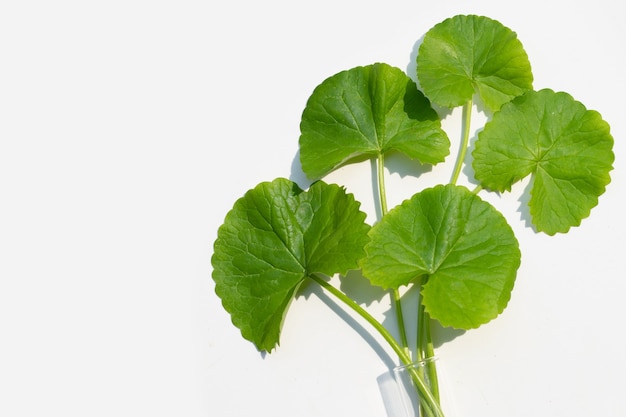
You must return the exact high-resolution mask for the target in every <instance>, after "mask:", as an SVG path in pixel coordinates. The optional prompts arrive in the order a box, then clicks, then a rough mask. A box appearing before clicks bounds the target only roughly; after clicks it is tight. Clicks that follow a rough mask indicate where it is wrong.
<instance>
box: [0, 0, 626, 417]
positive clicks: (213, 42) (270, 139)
mask: <svg viewBox="0 0 626 417" xmlns="http://www.w3.org/2000/svg"><path fill="white" fill-rule="evenodd" d="M624 10H625V9H624V7H623V4H622V2H621V1H619V0H595V1H593V2H588V1H566V0H558V1H545V0H544V1H534V0H533V1H524V2H508V1H501V0H489V1H467V0H458V1H457V0H442V1H435V2H420V1H417V0H413V1H397V0H390V1H385V2H383V1H380V0H378V1H371V0H358V1H357V0H349V1H345V0H332V1H331V0H316V1H308V2H299V1H279V0H269V1H251V0H246V1H232V2H226V1H210V2H207V1H185V0H179V1H138V0H125V1H116V0H112V1H91V2H84V1H55V2H48V1H19V2H18V1H5V2H2V5H0V415H2V416H9V417H14V416H15V417H17V416H48V415H63V416H66V417H69V416H113V415H115V416H144V415H145V416H148V415H149V416H152V417H156V416H189V417H195V416H211V417H241V416H252V415H255V416H272V417H287V416H289V417H292V416H298V417H308V416H361V417H374V416H376V417H384V416H385V410H384V407H383V403H382V399H381V395H380V392H379V388H378V385H377V382H376V378H377V377H378V376H379V375H381V374H383V373H384V372H386V371H387V370H388V369H389V367H391V366H393V364H394V359H393V355H392V354H391V353H390V352H389V351H388V350H387V349H386V348H384V347H383V345H382V344H381V342H380V340H379V339H378V338H377V337H370V336H368V332H369V328H368V327H367V326H366V325H365V324H363V323H362V322H361V321H359V320H355V319H353V318H352V316H351V315H349V314H348V315H347V314H345V313H344V312H343V310H341V309H340V308H339V307H338V306H337V305H336V304H335V303H334V301H332V299H331V298H329V297H328V296H327V295H325V294H324V293H323V292H321V291H319V290H317V289H315V288H311V287H309V288H305V289H304V290H303V292H302V293H301V294H300V295H299V296H298V297H297V299H296V300H295V302H294V303H293V304H292V306H291V309H290V311H289V314H288V316H287V318H286V320H285V323H284V327H283V333H282V337H281V345H280V347H279V348H278V349H277V350H276V351H274V352H273V353H272V354H270V355H262V354H261V353H259V352H257V351H256V350H255V348H254V347H253V345H252V344H251V343H249V342H247V341H245V340H243V339H242V338H241V336H240V334H239V331H238V330H237V329H236V328H234V327H233V326H232V325H231V324H230V318H229V316H228V315H227V314H226V313H225V312H224V311H223V309H222V307H221V305H220V301H219V299H218V298H217V297H216V295H215V294H214V292H213V288H214V285H213V282H212V280H211V278H210V274H211V266H210V256H211V253H212V244H213V241H214V239H215V237H216V233H217V228H218V227H219V225H220V224H221V223H222V221H223V218H224V216H225V215H226V213H227V211H228V210H229V209H230V208H231V207H232V204H233V202H234V201H235V200H236V199H237V198H239V197H240V196H241V195H243V193H244V192H245V191H246V190H248V189H249V188H251V187H253V186H254V185H256V184H257V183H258V182H260V181H266V180H271V179H274V178H275V177H288V178H292V179H294V180H296V181H298V182H299V183H300V184H301V185H302V186H307V185H308V183H307V180H306V179H305V178H304V176H303V175H302V173H301V171H300V170H299V165H298V162H297V159H295V158H296V157H297V150H298V145H297V142H298V136H299V127H298V125H299V122H300V115H301V112H302V109H303V108H304V105H305V103H306V100H307V98H308V96H309V95H310V93H311V92H312V90H313V88H314V87H315V86H316V85H318V84H319V83H320V82H321V81H322V80H323V79H325V78H326V77H328V76H330V75H333V74H334V73H336V72H338V71H341V70H344V69H349V68H352V67H354V66H358V65H367V64H371V63H374V62H386V63H388V64H391V65H394V66H397V67H400V68H402V69H404V70H408V71H412V70H414V67H415V66H414V64H413V60H414V57H415V45H416V42H418V40H419V39H420V38H421V37H422V36H423V35H424V33H425V32H426V31H427V30H428V29H429V28H430V27H432V26H433V25H434V24H436V23H438V22H439V21H441V20H443V19H445V18H447V17H451V16H453V15H455V14H460V13H463V14H467V13H473V14H481V15H486V16H489V17H492V18H495V19H498V20H500V21H501V22H502V23H503V24H505V25H506V26H508V27H510V28H511V29H513V30H515V31H516V32H517V33H518V36H519V38H520V40H521V41H522V43H523V45H524V47H525V49H526V51H527V52H528V55H529V57H530V61H531V63H532V65H533V72H534V76H535V88H536V89H540V88H546V87H549V88H552V89H554V90H560V91H567V92H569V93H570V94H572V95H573V96H574V97H575V98H576V99H577V100H579V101H581V102H583V103H584V104H585V105H586V106H587V107H588V108H591V109H595V110H598V111H599V112H600V113H601V114H602V115H603V117H604V119H605V120H607V121H608V122H609V123H610V124H611V128H612V134H613V136H614V138H615V141H616V144H615V153H616V164H615V170H614V171H613V172H612V178H613V181H612V183H611V184H610V185H609V187H608V189H607V192H606V193H605V194H604V195H603V196H602V197H601V198H600V204H599V206H598V207H596V208H595V209H593V211H592V216H591V217H590V218H589V219H587V220H585V221H584V222H583V224H582V226H581V227H579V228H576V229H574V230H572V232H571V233H569V234H567V235H559V236H556V237H553V238H549V237H547V236H544V235H540V234H536V233H534V232H533V231H532V229H531V228H529V227H527V224H526V218H527V214H526V211H525V210H524V209H522V208H520V201H519V200H520V199H521V200H523V199H524V198H525V197H524V194H523V192H522V191H523V187H516V188H514V190H513V193H511V194H509V195H506V196H504V197H503V198H502V199H499V198H497V196H491V195H484V194H483V195H484V196H485V198H487V199H489V200H490V201H492V202H493V203H494V204H495V205H496V206H497V207H498V208H499V209H501V210H502V211H503V212H505V214H506V216H507V217H508V219H509V221H510V223H511V225H512V226H513V228H514V230H515V232H516V234H517V237H518V239H519V241H520V245H521V249H522V254H523V255H522V256H523V261H522V262H523V264H522V267H521V268H520V271H519V274H518V279H517V283H516V286H515V289H514V291H513V295H512V300H511V302H510V304H509V306H508V308H507V309H506V310H505V312H504V313H503V314H502V315H501V316H500V317H499V318H497V319H496V320H495V321H493V322H491V323H489V324H487V325H485V326H483V327H481V328H480V329H478V330H473V331H469V332H466V333H464V334H461V333H459V332H450V331H438V332H437V334H436V335H435V336H436V340H437V342H438V348H437V352H438V355H439V357H440V362H441V364H442V365H444V366H445V368H446V370H447V374H448V378H449V381H448V382H449V384H448V386H447V389H448V390H449V391H448V392H450V393H453V395H452V403H453V405H454V406H455V407H456V409H457V411H458V415H459V416H470V417H502V416H506V417H527V416H539V417H542V416H579V417H582V416H591V415H602V416H623V415H626V405H625V403H624V401H623V387H624V384H623V375H624V373H625V372H626V359H624V355H623V348H624V343H623V334H622V329H623V321H624V318H626V303H625V302H624V293H625V291H624V290H626V282H625V281H624V275H625V274H624V270H623V264H622V261H623V260H624V246H625V245H624V236H625V234H626V221H625V220H624V214H623V213H624V203H625V200H624V187H625V182H626V168H625V167H626V162H625V161H626V152H625V149H624V137H625V135H626V122H625V120H626V106H625V104H624V102H625V97H626V82H625V79H626V78H625V77H624V75H623V74H624V67H625V65H626V60H625V49H624V41H626V25H624V21H625V18H626V13H625V12H624ZM410 75H411V76H413V74H412V73H411V74H410ZM480 116H481V115H480V114H477V117H476V120H475V126H474V125H473V126H474V129H478V128H479V127H480V125H481V123H482V122H483V121H484V120H483V121H481V120H480ZM444 128H445V129H446V131H447V132H448V134H449V135H450V138H451V140H452V141H453V148H452V149H453V154H454V152H456V146H455V144H456V143H458V138H459V129H460V119H459V112H458V111H456V112H454V113H453V114H452V115H451V116H449V117H448V118H446V120H445V121H444ZM453 157H454V155H452V156H451V157H450V159H449V161H452V160H453ZM451 165H452V163H451V162H450V163H448V164H446V165H443V166H441V167H440V168H439V167H438V168H436V169H435V170H433V171H432V172H427V173H423V174H422V175H421V176H420V177H419V178H417V177H418V174H419V172H418V171H416V170H415V168H414V167H413V166H411V165H409V164H407V163H406V161H403V160H399V159H396V160H394V159H393V158H392V159H391V160H390V165H389V171H388V172H389V178H388V182H389V184H388V188H389V192H390V203H391V205H394V204H397V203H399V202H400V201H402V200H403V199H404V198H407V197H409V196H410V195H411V194H412V193H413V192H415V191H417V190H418V189H420V188H423V187H425V186H427V185H430V184H431V183H436V182H446V181H447V180H448V179H449V174H450V171H451ZM328 180H329V181H334V182H338V183H340V184H343V185H346V186H347V187H348V190H349V191H350V192H353V193H355V195H356V197H357V199H359V200H360V201H362V203H363V206H362V208H363V210H365V211H367V212H368V214H369V216H370V217H369V218H368V220H370V221H372V220H373V218H374V217H373V216H374V215H375V212H374V211H373V207H374V206H373V196H372V193H371V185H370V183H369V181H370V180H371V166H370V165H369V164H368V163H367V162H366V163H362V164H359V165H354V166H349V167H346V168H345V169H342V170H341V171H339V172H337V173H336V174H333V175H332V176H331V177H329V179H328ZM352 278H353V279H351V280H348V279H347V280H346V282H345V283H344V288H345V289H346V291H349V292H350V293H351V294H352V295H354V296H355V297H357V299H358V300H359V301H360V302H362V303H363V305H364V306H366V307H367V308H369V309H371V311H372V312H373V314H375V315H376V316H377V317H379V318H381V319H384V318H385V314H384V312H385V311H386V310H387V307H388V306H387V302H388V301H387V299H386V298H381V294H380V293H379V292H377V291H375V290H373V289H371V288H369V289H368V288H366V287H364V286H363V282H360V281H359V280H358V278H356V277H352Z"/></svg>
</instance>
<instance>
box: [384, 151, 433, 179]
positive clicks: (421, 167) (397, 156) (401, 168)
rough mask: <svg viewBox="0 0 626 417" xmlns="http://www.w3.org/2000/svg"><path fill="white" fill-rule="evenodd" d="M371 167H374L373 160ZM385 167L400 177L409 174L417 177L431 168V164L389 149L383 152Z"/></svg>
mask: <svg viewBox="0 0 626 417" xmlns="http://www.w3.org/2000/svg"><path fill="white" fill-rule="evenodd" d="M373 163H374V165H373V167H372V169H373V170H374V169H375V168H376V165H375V161H373ZM385 167H386V168H387V170H388V171H389V172H390V173H392V174H398V175H399V176H400V177H401V178H404V177H407V176H411V177H415V178H419V177H420V176H421V175H423V174H427V173H429V172H431V171H432V170H433V166H432V165H431V164H423V163H421V162H420V161H418V160H417V159H411V158H409V157H407V156H406V155H404V154H402V153H400V152H395V151H391V152H388V153H387V154H385Z"/></svg>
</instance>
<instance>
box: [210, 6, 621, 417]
mask: <svg viewBox="0 0 626 417" xmlns="http://www.w3.org/2000/svg"><path fill="white" fill-rule="evenodd" d="M416 76H417V81H418V82H419V86H420V88H419V89H418V86H417V83H416V82H415V81H413V79H411V78H410V77H409V76H407V75H406V74H405V73H404V72H403V71H402V70H400V69H398V68H395V67H392V66H390V65H387V64H384V63H375V64H372V65H368V66H360V67H355V68H352V69H349V70H346V71H342V72H340V73H338V74H335V75H333V76H331V77H329V78H327V79H326V80H325V81H323V82H322V83H321V84H320V85H319V86H318V87H317V88H316V89H315V90H314V91H313V93H312V95H311V96H310V98H309V100H308V102H307V104H306V108H305V109H304V111H303V113H302V120H301V125H300V128H301V136H300V139H299V146H300V162H301V165H302V170H303V171H304V173H306V174H307V176H308V177H309V178H310V179H312V180H314V181H315V182H314V183H313V184H312V185H311V186H310V187H309V189H308V190H303V189H301V188H300V187H299V186H298V185H297V184H295V183H294V182H292V181H290V180H287V179H282V178H279V179H276V180H274V181H272V182H263V183H260V184H259V185H258V186H256V187H255V188H254V189H252V190H250V191H248V192H247V193H246V194H245V195H244V196H243V197H242V198H241V199H239V200H238V201H237V202H236V203H235V204H234V207H233V208H232V210H231V211H230V212H229V213H228V214H227V215H226V219H225V221H224V224H223V225H222V226H221V227H220V228H219V231H218V237H217V240H216V241H215V245H214V254H213V256H212V265H213V274H212V276H213V279H214V281H215V284H216V285H215V291H216V293H217V295H218V296H219V297H220V298H221V300H222V304H223V306H224V308H225V309H226V310H227V311H228V312H229V313H230V315H231V318H232V322H233V323H234V325H235V326H237V327H238V328H239V329H240V330H241V333H242V335H243V337H244V338H246V339H248V340H250V341H252V342H253V343H254V344H255V345H256V347H257V348H258V349H260V350H264V351H268V352H271V351H272V350H273V349H274V348H275V347H276V346H277V345H278V343H279V337H280V330H281V324H282V322H283V318H284V316H285V314H286V313H287V310H288V306H289V304H290V302H291V300H292V299H293V298H294V295H295V294H296V292H297V290H298V288H299V287H300V285H302V284H303V283H304V282H306V281H309V282H314V283H316V284H318V285H320V286H321V287H323V288H324V289H325V290H327V291H328V292H329V293H330V294H332V295H334V296H335V297H336V298H337V299H338V300H340V301H341V302H342V303H344V304H345V305H346V306H348V307H349V308H351V309H352V310H354V311H355V312H356V313H358V314H359V315H360V316H361V317H362V318H363V319H364V320H365V321H367V322H368V323H369V324H371V325H372V327H373V328H374V329H375V330H376V331H377V332H379V333H380V334H381V335H382V337H383V338H384V339H385V340H386V341H387V342H388V344H389V346H390V347H391V349H393V350H394V352H395V353H396V354H397V356H398V358H399V360H400V362H401V363H403V364H405V365H408V364H411V363H412V362H416V361H424V360H425V359H427V358H430V357H432V356H433V355H434V352H433V344H432V340H431V336H430V329H429V323H430V319H435V320H437V321H439V323H441V325H443V326H449V327H453V328H457V329H464V330H469V329H473V328H476V327H478V326H480V325H482V324H485V323H487V322H489V321H490V320H493V319H494V318H496V317H497V316H498V315H499V314H500V313H501V312H502V311H503V310H504V308H505V307H506V305H507V303H508V301H509V299H510V297H511V292H512V290H513V286H514V282H515V278H516V274H517V270H518V268H519V266H520V261H521V254H520V250H519V246H518V242H517V239H516V237H515V235H514V233H513V230H512V229H511V227H510V226H509V224H508V223H507V221H506V219H505V218H504V216H503V215H502V214H501V213H500V212H499V211H498V210H497V209H496V208H494V207H493V206H492V205H491V204H489V203H488V202H486V201H484V200H483V199H481V198H480V196H479V193H482V192H489V191H496V192H505V191H508V190H510V189H511V187H512V186H513V184H515V183H516V182H518V181H520V180H521V179H523V178H525V177H526V176H528V175H530V176H531V177H532V178H531V192H530V194H531V197H530V201H529V203H528V204H529V211H530V215H531V218H532V224H533V226H534V228H535V229H536V230H537V231H538V232H544V233H546V234H548V235H554V234H556V233H565V232H567V231H568V230H569V229H570V228H571V227H573V226H578V225H580V223H581V221H582V219H584V218H585V217H587V216H588V215H589V214H590V210H591V209H592V208H593V207H594V206H595V205H596V204H597V203H598V197H599V196H600V195H601V194H602V193H603V192H604V190H605V187H606V186H607V184H608V183H609V182H610V177H609V172H610V171H611V169H612V164H613V161H614V155H613V151H612V146H613V138H612V136H611V134H610V131H609V125H608V124H607V123H606V122H605V121H603V120H602V117H601V116H600V114H599V113H597V112H595V111H592V110H587V109H586V108H585V106H584V105H583V104H581V103H580V102H578V101H576V100H574V98H572V96H570V95H569V94H567V93H563V92H554V91H552V90H550V89H542V90H539V91H536V90H534V89H533V85H532V83H533V76H532V72H531V66H530V62H529V59H528V56H527V54H526V52H525V51H524V49H523V47H522V44H521V42H520V41H519V39H518V38H517V35H516V34H515V32H513V31H512V30H510V29H509V28H507V27H505V26H503V25H502V24H501V23H499V22H497V21H495V20H492V19H489V18H487V17H483V16H474V15H468V16H464V15H459V16H454V17H452V18H449V19H446V20H444V21H443V22H441V23H439V24H437V25H435V26H434V27H433V28H432V29H430V30H429V31H428V32H427V33H426V35H425V36H424V39H423V42H422V44H421V45H420V48H419V52H418V56H417V74H416ZM420 89H421V91H420ZM474 100H476V101H478V102H480V103H481V104H482V106H484V108H485V109H486V111H487V114H488V115H489V120H488V121H487V123H486V124H485V125H484V127H483V129H482V130H481V131H480V133H479V134H478V138H477V140H476V142H475V146H474V150H473V152H472V154H471V159H472V163H471V166H472V168H473V171H474V177H475V178H474V179H475V182H476V183H477V184H478V185H477V186H476V187H475V189H473V190H469V189H468V188H466V187H464V186H461V185H457V181H458V178H459V175H460V173H461V170H462V167H463V165H464V163H465V162H466V159H467V155H466V151H467V149H468V147H469V139H470V120H471V111H472V108H473V103H474ZM431 103H433V104H435V105H437V106H439V107H441V108H454V107H457V106H463V114H464V120H463V123H464V129H463V135H462V138H461V143H460V145H461V146H460V149H461V151H460V152H459V155H458V157H457V160H456V162H455V165H454V168H453V174H452V178H451V181H450V183H448V184H445V185H443V184H442V185H437V186H435V187H432V188H427V189H424V190H421V191H419V192H417V193H416V194H414V195H413V196H412V197H411V198H409V199H407V200H406V201H404V202H403V203H401V204H400V205H398V206H396V207H394V208H391V209H389V208H388V207H387V198H386V192H385V177H384V163H385V157H386V155H387V154H388V153H390V152H399V153H402V154H404V155H406V156H407V157H409V158H411V159H414V160H417V161H419V163H421V164H430V165H434V164H438V163H441V162H444V161H445V159H446V157H447V156H448V155H449V153H450V151H449V149H450V140H449V138H448V135H447V134H446V132H445V131H443V130H442V128H441V123H440V116H439V114H438V112H437V111H436V110H435V109H434V108H433V107H432V105H431ZM365 159H374V160H375V161H376V166H377V170H376V171H377V172H376V173H377V176H376V182H377V184H376V187H377V189H378V199H379V205H380V208H381V210H380V211H381V213H380V214H381V215H380V218H379V219H378V221H376V223H375V224H374V225H372V226H370V225H369V224H367V223H366V221H365V219H366V215H365V214H364V213H363V212H361V211H360V203H359V202H358V201H356V200H355V198H354V196H353V195H351V194H349V193H347V192H346V190H345V189H344V188H343V187H341V186H339V185H336V184H328V183H325V182H324V181H323V178H324V177H325V176H326V175H327V174H329V173H330V172H332V171H333V170H335V169H337V168H338V167H340V166H343V165H344V164H347V163H351V162H354V161H363V160H365ZM353 269H360V270H361V271H362V274H363V276H365V277H366V278H367V279H369V281H370V282H371V283H372V284H373V285H377V286H380V287H382V288H384V289H387V290H389V291H390V294H391V298H392V300H393V308H394V310H395V314H396V318H397V321H398V328H399V333H400V334H399V337H398V340H396V338H395V337H394V336H393V335H392V334H391V333H390V332H389V331H388V330H387V329H386V328H385V327H384V326H383V325H382V324H381V323H379V322H378V321H377V320H376V319H374V318H373V317H372V316H371V315H370V314H369V313H368V312H367V311H366V310H365V309H364V308H363V307H361V306H360V305H359V304H358V303H356V302H355V301H354V300H352V299H350V298H349V297H348V296H347V295H346V294H345V293H343V292H342V291H340V290H339V289H338V288H336V287H334V286H333V285H331V283H330V282H329V280H328V278H329V277H331V276H333V275H335V274H346V273H347V272H348V271H349V270H353ZM411 286H417V287H418V290H419V291H418V292H419V294H420V296H419V300H418V302H419V308H418V309H417V311H418V315H417V317H414V318H412V319H413V320H416V322H417V324H418V328H419V331H418V335H417V337H418V340H417V343H416V346H417V348H416V349H415V351H414V352H413V351H411V349H410V348H409V346H410V345H409V343H408V341H407V337H406V331H405V317H404V314H403V312H402V306H401V303H400V296H401V290H402V291H404V290H405V289H406V288H408V287H411ZM429 366H434V365H429ZM428 372H429V373H431V375H432V376H433V378H426V377H425V376H424V375H423V374H421V373H420V372H418V371H413V374H412V379H413V382H414V384H415V387H416V389H417V393H418V394H419V397H420V400H421V411H422V413H423V414H424V415H426V416H429V417H435V416H443V415H444V414H443V411H442V410H441V406H440V405H439V398H438V387H437V386H436V380H437V379H436V370H435V369H434V368H430V369H428Z"/></svg>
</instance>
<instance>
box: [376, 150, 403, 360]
mask: <svg viewBox="0 0 626 417" xmlns="http://www.w3.org/2000/svg"><path fill="white" fill-rule="evenodd" d="M376 181H377V182H378V199H379V201H380V212H381V218H382V217H384V216H385V215H386V214H387V213H388V209H387V192H386V190H385V155H384V154H383V153H382V152H380V153H379V154H378V161H377V169H376ZM391 297H392V299H393V303H394V310H395V312H396V320H397V324H398V331H399V333H400V342H401V343H402V347H403V348H404V351H405V352H406V353H407V354H408V355H409V356H410V355H411V350H410V349H409V341H408V339H407V336H406V327H405V324H404V314H403V313H402V302H401V301H400V291H398V289H394V290H393V292H392V294H391Z"/></svg>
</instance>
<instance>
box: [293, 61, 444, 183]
mask: <svg viewBox="0 0 626 417" xmlns="http://www.w3.org/2000/svg"><path fill="white" fill-rule="evenodd" d="M300 130H301V136H300V162H301V164H302V170H303V171H304V172H305V173H306V174H307V175H308V176H309V177H310V178H320V177H322V176H324V175H326V174H328V173H329V172H331V171H332V170H334V169H335V168H337V167H339V166H340V165H342V164H344V163H346V162H349V161H351V160H353V159H354V158H358V157H363V156H364V155H365V156H372V155H378V154H384V153H386V152H388V151H391V150H395V151H399V152H401V153H403V154H405V155H407V156H408V157H410V158H413V159H417V160H419V161H420V162H422V163H429V164H436V163H438V162H441V161H443V160H444V158H445V157H446V156H447V155H448V153H449V148H450V142H449V140H448V136H447V135H446V133H445V132H444V131H443V130H442V129H441V123H440V120H439V117H438V115H437V113H436V112H435V111H434V110H433V109H432V107H431V106H430V102H429V101H428V99H426V98H425V97H424V95H423V94H422V93H421V92H420V91H418V90H417V87H416V85H415V82H413V81H412V80H411V79H410V78H409V77H407V75H406V74H405V73H404V72H402V70H400V69H398V68H395V67H391V66H389V65H387V64H373V65H369V66H365V67H356V68H353V69H351V70H348V71H342V72H340V73H338V74H336V75H334V76H332V77H330V78H328V79H326V80H325V81H324V82H322V83H321V84H320V85H319V86H318V87H317V88H316V89H315V90H314V91H313V94H312V95H311V97H310V98H309V100H308V102H307V105H306V108H305V109H304V112H303V114H302V121H301V123H300Z"/></svg>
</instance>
